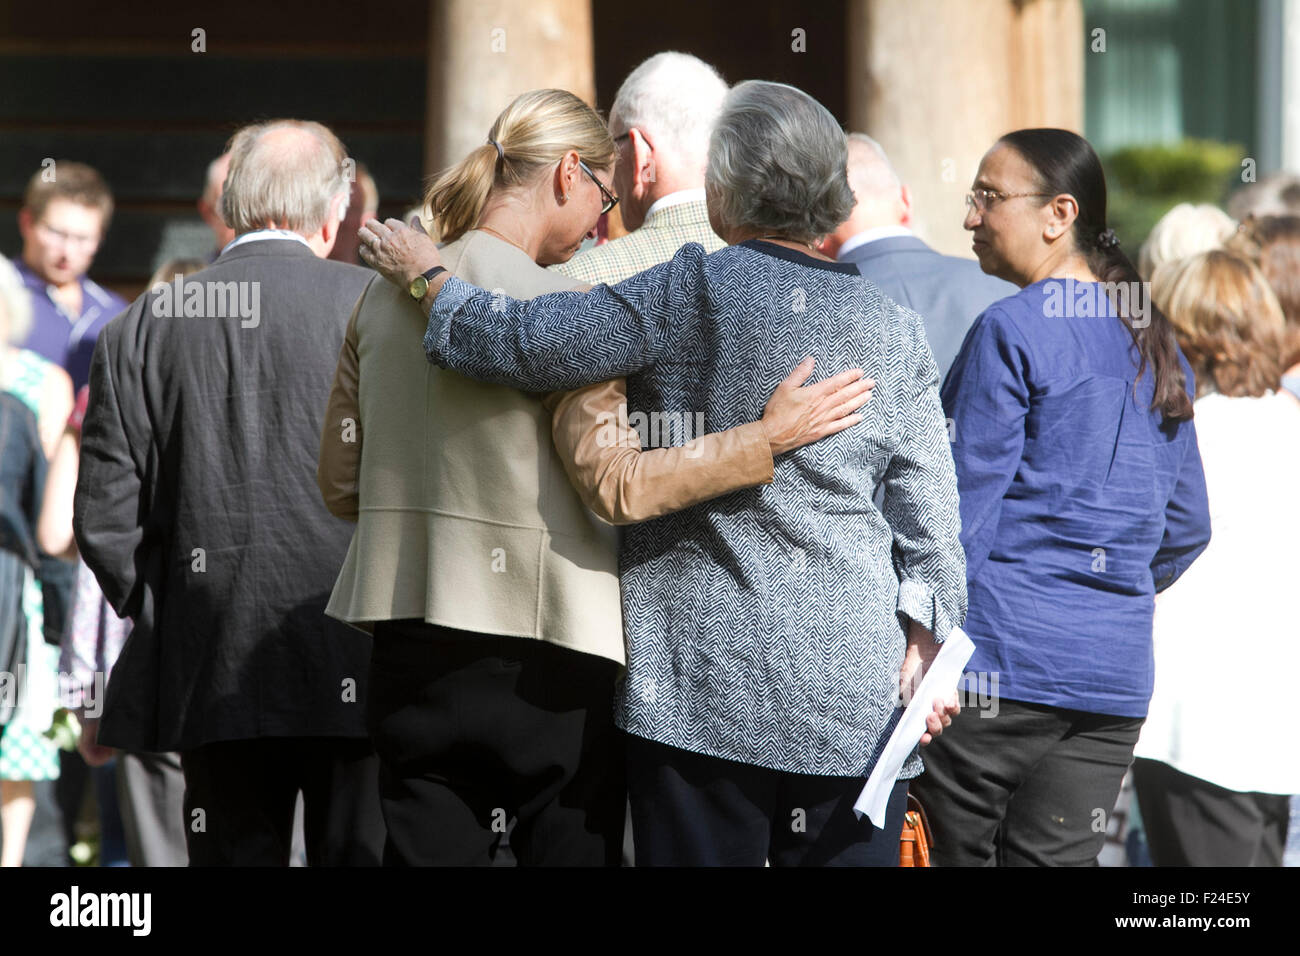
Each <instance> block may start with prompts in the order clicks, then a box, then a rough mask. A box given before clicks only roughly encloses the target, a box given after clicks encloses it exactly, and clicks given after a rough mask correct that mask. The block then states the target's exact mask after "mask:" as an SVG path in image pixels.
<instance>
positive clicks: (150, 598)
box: [73, 239, 419, 751]
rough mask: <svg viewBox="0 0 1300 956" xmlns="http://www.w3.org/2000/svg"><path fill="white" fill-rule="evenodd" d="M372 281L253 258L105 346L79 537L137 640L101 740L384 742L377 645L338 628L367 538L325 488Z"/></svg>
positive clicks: (292, 250)
mask: <svg viewBox="0 0 1300 956" xmlns="http://www.w3.org/2000/svg"><path fill="white" fill-rule="evenodd" d="M372 275H373V273H372V272H370V271H369V270H367V269H361V268H359V267H357V266H351V265H344V264H343V263H339V262H331V261H329V260H325V259H318V258H316V256H314V255H313V254H312V252H311V250H310V249H308V248H307V247H306V246H304V245H303V244H302V243H299V242H295V241H293V240H287V239H268V240H262V241H255V242H248V243H245V244H244V245H241V246H237V247H236V248H234V249H231V250H230V251H229V252H226V253H225V254H224V255H222V256H221V257H220V258H219V259H217V261H216V262H215V263H213V264H212V265H211V266H209V267H208V268H207V269H204V270H203V271H201V272H198V273H195V274H194V275H192V276H189V277H188V279H187V280H186V281H185V285H184V286H183V287H182V288H183V289H197V290H200V291H201V292H202V293H203V295H202V296H200V295H199V294H198V293H195V295H194V296H193V300H192V303H193V304H192V306H191V300H190V295H189V293H188V292H186V294H185V295H184V296H183V299H184V301H183V303H180V304H178V303H177V302H176V301H175V296H173V295H170V294H164V293H162V292H161V291H154V290H150V291H148V292H146V293H145V294H144V295H142V296H140V298H138V299H136V301H135V302H134V303H132V305H131V307H130V308H129V309H127V311H126V312H124V313H122V314H121V315H120V316H118V317H117V318H116V319H114V320H113V321H112V322H110V323H109V324H108V325H107V326H106V327H105V328H104V331H103V332H102V333H101V334H100V336H99V341H98V343H97V344H96V346H95V354H94V360H93V362H92V364H91V370H90V403H89V408H88V410H87V413H86V419H85V424H84V426H83V430H82V443H81V470H80V474H79V476H78V479H77V493H76V503H75V515H74V518H73V529H74V531H75V532H76V536H77V544H78V546H79V547H80V549H81V554H82V556H83V557H84V558H85V561H86V564H87V565H89V566H90V568H91V570H92V571H94V572H95V577H96V578H97V579H98V581H99V585H100V587H101V588H102V589H103V591H104V596H105V597H107V598H108V601H109V603H110V604H112V606H113V609H114V610H115V611H117V612H118V614H120V615H122V616H124V617H130V618H132V619H133V623H134V627H133V629H132V632H131V636H130V637H129V638H128V639H127V641H126V644H125V646H124V647H123V648H122V653H121V655H120V656H119V658H118V660H117V663H116V665H115V666H114V668H113V673H112V677H111V678H110V680H109V684H108V690H107V699H106V701H105V710H104V717H103V722H102V724H101V727H100V735H99V739H100V742H101V743H105V744H110V745H112V746H115V747H122V748H125V749H128V750H145V751H168V750H189V749H191V748H194V747H199V746H202V745H203V744H206V743H212V742H215V741H220V740H240V739H249V738H254V737H296V736H337V737H365V736H366V727H365V706H366V696H365V690H366V682H367V674H368V673H369V669H370V668H369V656H370V638H369V637H368V636H367V635H365V634H361V633H359V632H357V631H355V630H352V629H351V628H348V627H347V626H345V625H343V624H341V623H339V622H337V621H333V620H331V619H329V618H327V617H326V616H325V613H324V611H325V602H326V600H327V598H328V597H329V593H330V589H331V588H332V587H333V585H334V578H335V575H336V574H337V573H338V569H339V566H340V565H341V564H342V563H343V558H344V555H345V554H346V553H347V548H348V540H349V538H350V537H351V535H352V527H351V525H349V524H348V523H347V522H346V521H343V520H341V519H339V518H336V517H334V516H333V515H331V514H330V513H329V512H328V511H327V510H326V509H325V504H324V503H323V502H322V501H321V498H320V492H319V491H318V490H317V488H316V480H315V479H316V455H317V450H318V449H319V447H320V433H321V420H322V417H323V415H322V412H323V410H324V408H325V400H326V398H327V397H328V395H329V389H330V382H331V380H332V377H333V374H334V366H335V363H336V361H337V358H338V353H339V347H340V345H341V344H342V342H343V330H344V327H345V326H346V324H347V321H348V315H349V313H350V312H351V310H352V306H353V303H355V302H356V300H357V297H358V296H359V295H360V294H361V290H362V289H363V288H364V287H365V284H366V283H367V282H368V281H369V279H370V278H371V276H372ZM217 293H220V294H221V299H220V300H218V299H217V298H216V294H217ZM232 293H233V294H235V295H236V296H238V297H239V299H238V301H239V304H241V305H247V306H250V308H248V309H243V310H237V309H234V308H231V306H232V304H233V302H232V300H231V299H230V298H229V295H230V294H232ZM209 294H212V295H213V296H214V298H213V299H211V300H208V299H207V295H209ZM254 294H256V296H257V298H256V299H255V300H254V299H253V298H252V296H253V295H254ZM200 298H203V299H204V300H205V301H203V302H202V303H200V301H199V300H200ZM254 303H255V304H256V306H257V309H256V310H253V309H252V308H251V306H252V305H253V304H254ZM181 305H184V306H185V308H184V309H181ZM254 311H255V313H256V314H255V315H254ZM231 312H236V313H240V312H242V313H245V314H246V315H247V316H248V317H245V316H244V315H242V314H235V315H233V316H232V315H231V314H230V313H231ZM168 313H170V314H168ZM199 313H204V314H199ZM415 349H416V352H417V354H418V351H419V344H418V341H417V342H416V344H415Z"/></svg>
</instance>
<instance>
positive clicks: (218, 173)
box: [151, 153, 235, 284]
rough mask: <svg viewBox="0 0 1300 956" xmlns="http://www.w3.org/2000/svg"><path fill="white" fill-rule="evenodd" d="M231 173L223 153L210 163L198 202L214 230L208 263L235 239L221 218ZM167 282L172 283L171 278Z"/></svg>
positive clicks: (200, 209) (205, 219)
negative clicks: (228, 178)
mask: <svg viewBox="0 0 1300 956" xmlns="http://www.w3.org/2000/svg"><path fill="white" fill-rule="evenodd" d="M229 171H230V154H229V153H222V154H221V155H220V156H218V157H217V158H216V159H214V160H213V161H212V162H211V163H209V164H208V175H207V177H206V178H205V179H204V181H203V195H201V196H200V197H199V201H198V207H199V215H200V216H201V217H202V218H203V221H204V222H205V223H207V225H208V228H209V229H211V230H212V243H213V245H212V254H211V255H210V256H209V257H208V260H207V261H208V262H212V261H213V260H214V259H216V258H217V256H219V255H221V250H222V249H224V248H226V246H227V245H229V243H230V240H232V239H234V238H235V230H233V229H231V228H230V227H229V226H228V225H226V220H225V219H223V218H222V216H221V192H222V190H223V189H224V188H225V184H226V173H228V172H229ZM160 271H161V270H160ZM167 281H171V277H170V276H169V277H168V278H167ZM151 284H152V283H151Z"/></svg>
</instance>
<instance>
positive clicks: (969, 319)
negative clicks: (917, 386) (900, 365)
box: [843, 236, 1020, 382]
mask: <svg viewBox="0 0 1300 956" xmlns="http://www.w3.org/2000/svg"><path fill="white" fill-rule="evenodd" d="M843 261H845V262H852V263H853V264H854V265H856V266H857V267H858V271H859V272H861V273H862V274H863V275H864V276H865V277H866V278H868V279H870V280H871V281H872V282H874V283H875V284H876V285H878V286H879V287H880V290H881V291H882V292H884V293H885V295H887V296H889V297H890V298H891V299H893V300H894V301H895V302H897V303H898V304H899V305H902V306H906V307H907V308H909V309H911V310H912V311H913V312H916V313H918V314H919V315H920V316H921V318H922V319H924V320H925V334H926V338H927V339H929V342H930V351H931V352H933V353H934V362H935V364H936V365H937V366H939V380H940V381H941V382H942V381H943V379H944V378H945V377H946V376H947V374H948V368H949V366H951V365H952V363H953V360H954V359H955V358H956V357H957V353H958V352H959V351H960V350H961V344H962V342H963V341H964V340H965V338H966V333H967V331H969V330H970V327H971V325H972V324H973V323H974V321H975V319H976V318H977V317H978V316H979V314H980V313H981V312H983V311H984V310H985V309H986V308H988V307H989V306H990V305H992V304H993V303H994V302H996V301H997V300H998V299H1004V298H1006V297H1007V296H1009V295H1015V294H1016V293H1017V292H1019V291H1020V290H1019V289H1018V288H1017V287H1016V286H1014V285H1012V284H1011V283H1010V282H1006V281H1005V280H1003V279H997V278H994V277H993V276H991V275H986V274H985V273H984V272H983V271H982V270H981V269H980V267H979V263H978V262H975V261H973V260H971V259H960V258H958V257H956V256H945V255H941V254H940V253H938V252H935V251H934V250H933V249H931V248H930V247H929V246H927V245H926V244H925V243H924V242H922V241H921V240H920V239H918V238H916V237H915V236H891V237H889V238H887V239H877V240H875V241H873V242H868V243H866V244H865V245H861V246H858V247H857V248H856V249H853V250H851V251H850V252H849V254H848V255H846V256H845V257H844V260H843Z"/></svg>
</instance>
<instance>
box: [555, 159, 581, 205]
mask: <svg viewBox="0 0 1300 956" xmlns="http://www.w3.org/2000/svg"><path fill="white" fill-rule="evenodd" d="M579 158H580V157H579V156H578V151H577V150H576V149H571V150H569V151H568V152H567V153H565V154H564V155H563V156H562V157H560V164H559V165H558V166H556V167H555V199H556V201H557V202H560V203H564V202H568V200H569V196H570V195H571V194H572V193H573V187H574V184H575V183H576V182H577V180H578V176H579V175H580V174H581V172H582V170H581V168H580V167H579V166H578V162H579Z"/></svg>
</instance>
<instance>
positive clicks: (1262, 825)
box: [1133, 757, 1291, 866]
mask: <svg viewBox="0 0 1300 956" xmlns="http://www.w3.org/2000/svg"><path fill="white" fill-rule="evenodd" d="M1133 787H1134V789H1135V790H1136V791H1137V797H1138V807H1139V808H1140V809H1141V811H1142V825H1143V828H1144V829H1145V830H1146V838H1147V846H1148V847H1149V848H1150V850H1151V862H1152V863H1154V864H1155V865H1156V866H1281V865H1282V855H1283V853H1284V852H1285V849H1286V833H1287V824H1288V823H1289V822H1290V819H1291V798H1290V797H1289V796H1280V795H1278V794H1274V793H1244V792H1241V791H1238V790H1228V789H1226V788H1224V787H1220V786H1216V785H1215V784H1212V783H1210V782H1209V781H1208V780H1202V779H1200V778H1199V777H1193V776H1191V775H1190V774H1186V773H1183V772H1182V771H1180V770H1175V769H1174V768H1173V767H1171V766H1169V764H1167V763H1163V762H1162V761H1159V760H1144V759H1142V758H1141V757H1139V758H1138V759H1137V760H1135V761H1134V762H1133Z"/></svg>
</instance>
